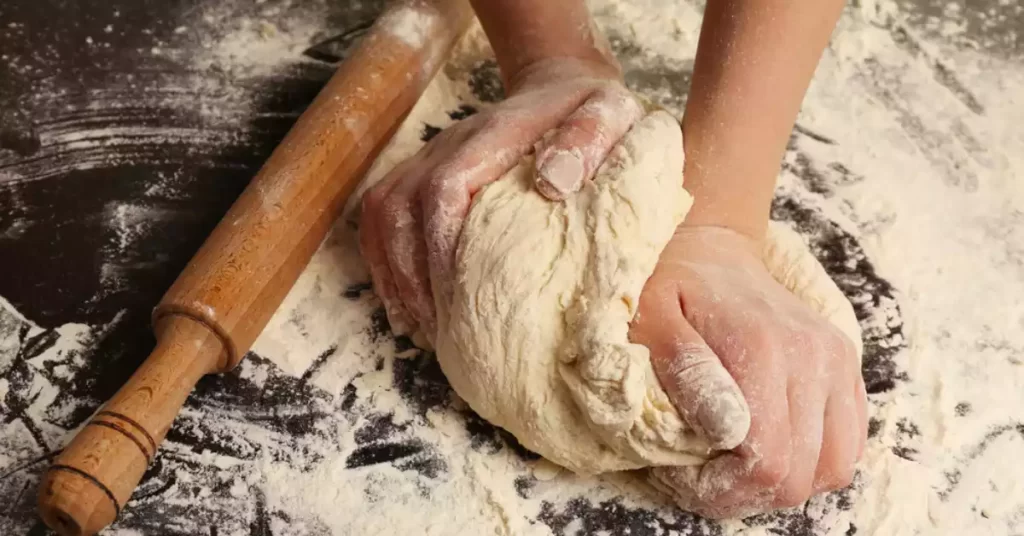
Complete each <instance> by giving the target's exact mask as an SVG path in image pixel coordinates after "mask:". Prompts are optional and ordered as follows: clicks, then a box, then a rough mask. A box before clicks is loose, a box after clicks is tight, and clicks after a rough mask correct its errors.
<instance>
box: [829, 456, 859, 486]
mask: <svg viewBox="0 0 1024 536" xmlns="http://www.w3.org/2000/svg"><path fill="white" fill-rule="evenodd" d="M856 474H857V469H856V466H855V464H854V463H853V462H849V463H846V464H844V465H842V466H841V467H839V468H838V469H837V470H836V471H835V472H834V473H833V475H834V476H833V478H834V485H833V487H832V488H831V489H842V488H845V487H849V486H850V485H851V484H853V479H854V477H855V476H856Z"/></svg>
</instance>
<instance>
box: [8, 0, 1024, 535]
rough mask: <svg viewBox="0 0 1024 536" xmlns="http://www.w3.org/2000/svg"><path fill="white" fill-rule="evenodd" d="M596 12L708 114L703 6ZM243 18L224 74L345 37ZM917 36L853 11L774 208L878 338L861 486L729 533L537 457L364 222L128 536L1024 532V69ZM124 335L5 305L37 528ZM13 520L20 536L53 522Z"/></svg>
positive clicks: (212, 392)
mask: <svg viewBox="0 0 1024 536" xmlns="http://www.w3.org/2000/svg"><path fill="white" fill-rule="evenodd" d="M257 4H259V2H257ZM284 4H287V5H290V4H288V3H284ZM284 4H281V3H278V5H284ZM591 6H592V10H593V12H594V13H595V16H596V17H597V20H598V22H599V24H600V25H601V26H602V27H603V28H604V29H605V31H606V32H607V33H608V34H609V36H610V37H611V41H612V43H613V46H614V47H615V48H616V50H617V52H618V53H619V55H620V57H621V58H622V61H623V65H624V68H625V72H626V77H627V82H628V83H629V84H630V85H631V86H632V87H633V88H634V89H635V90H637V91H639V92H641V93H644V94H647V95H648V96H650V97H651V98H652V99H654V100H656V101H658V102H659V103H661V104H663V105H664V106H666V107H667V108H668V109H669V110H671V111H673V112H677V113H681V111H682V106H683V105H684V104H685V97H684V93H683V91H685V86H686V84H685V82H686V81H687V80H688V78H689V72H690V70H691V69H692V60H693V52H694V50H695V47H696V42H697V36H698V31H699V25H700V12H701V7H700V5H699V4H698V3H696V2H694V3H689V2H661V1H658V0H628V1H627V0H594V1H592V2H591ZM296 9H297V8H296ZM311 9H312V8H311ZM313 12H315V9H312V11H310V13H313ZM200 16H201V15H200ZM296 17H297V18H296V19H295V20H306V19H305V18H303V17H305V15H302V16H299V15H296ZM243 26H244V27H243ZM243 26H240V27H239V28H242V29H241V30H238V28H234V27H233V28H229V31H228V34H227V37H224V38H223V39H224V40H223V41H219V42H215V43H212V44H211V46H210V48H209V49H210V50H211V53H210V55H208V56H202V57H199V58H200V60H201V61H203V62H209V63H203V65H212V64H215V63H216V64H221V65H227V67H224V68H225V69H226V70H227V71H229V72H239V73H246V72H248V73H249V74H242V75H239V76H243V77H244V76H250V75H251V76H254V77H259V76H263V75H265V74H266V73H272V72H275V71H274V70H275V69H277V68H281V67H288V68H291V67H292V66H293V65H295V64H301V63H304V62H305V61H306V60H303V59H301V58H298V57H297V55H298V54H300V53H301V49H302V48H303V47H302V45H303V44H313V43H312V42H315V41H316V40H317V39H319V38H320V36H319V35H317V34H316V32H315V31H308V29H301V28H300V27H298V26H297V27H296V28H299V29H294V28H291V27H289V26H288V25H287V24H284V23H281V22H277V23H274V28H273V29H272V30H271V29H267V28H265V27H263V26H261V25H260V24H259V23H258V22H252V23H248V26H245V25H243ZM918 28H920V26H916V25H914V20H913V19H912V18H910V17H909V15H907V14H905V13H904V12H902V11H901V10H900V9H899V8H898V7H897V5H896V4H895V3H892V2H889V1H888V0H884V1H872V2H861V3H860V4H859V6H858V7H851V8H850V9H849V10H848V12H847V13H846V14H845V16H844V17H843V19H842V20H841V22H840V24H839V27H838V29H837V30H836V33H835V35H834V38H833V40H832V43H831V45H830V46H829V48H828V49H827V50H826V52H825V54H824V57H823V59H822V62H821V64H820V66H819V68H818V70H817V73H816V77H815V80H814V82H813V84H812V86H811V89H810V91H809V93H808V96H807V99H806V101H805V104H804V107H803V111H802V112H801V115H800V117H799V119H798V127H797V129H796V131H795V132H794V136H793V138H792V141H791V144H790V148H789V151H788V152H787V155H786V160H785V162H784V166H783V172H782V174H781V176H780V180H779V186H778V191H777V194H778V197H777V200H776V203H775V206H774V207H773V216H774V217H776V218H779V219H784V220H786V221H788V222H789V223H791V224H792V225H793V226H794V227H795V228H797V229H798V230H799V231H800V232H801V233H802V234H803V235H804V236H805V237H806V238H807V239H808V241H809V242H810V244H811V247H812V250H813V251H815V253H816V254H817V255H818V257H819V258H820V259H822V261H823V264H825V266H826V268H828V269H829V271H830V273H831V274H832V275H833V277H834V278H836V279H837V283H838V284H839V286H840V288H842V289H843V290H844V292H846V293H847V296H848V297H850V298H851V301H852V302H853V303H854V306H855V308H856V310H857V313H858V319H859V320H860V322H861V328H862V329H863V331H864V333H865V343H866V344H865V376H866V378H867V379H868V387H869V401H870V402H871V404H870V411H871V423H872V424H871V430H870V432H871V439H870V441H869V443H868V448H867V454H866V458H865V460H864V462H863V463H862V464H861V471H860V473H859V475H858V477H857V479H856V482H855V484H854V487H853V489H852V490H847V491H844V492H839V493H835V494H831V495H828V496H824V497H818V498H815V499H814V500H812V501H811V503H809V504H808V505H807V506H806V507H805V508H802V509H796V510H794V511H790V512H782V513H779V514H773V515H769V516H761V517H758V518H754V519H750V520H745V521H738V520H734V521H728V522H724V523H721V524H717V523H709V522H706V521H702V520H697V519H695V518H693V517H692V516H689V515H687V514H685V513H682V512H679V511H677V510H675V509H674V508H673V507H672V506H671V505H669V504H666V503H665V502H663V500H662V499H660V498H659V497H658V496H657V494H654V493H652V492H651V490H650V489H648V488H647V487H646V486H645V485H644V484H643V483H641V482H639V481H638V480H637V479H635V478H633V477H631V476H630V475H628V474H617V475H607V476H602V477H595V478H583V477H578V476H574V475H572V474H571V473H568V472H565V471H561V470H559V469H558V468H556V467H554V466H553V465H552V464H550V463H548V462H545V461H543V460H540V459H537V458H536V457H535V456H532V455H530V454H529V453H527V452H524V451H523V450H522V449H521V447H519V446H518V445H517V444H516V443H515V442H514V440H512V439H510V438H509V437H508V436H507V435H506V434H504V433H502V432H501V431H498V430H496V429H494V428H493V427H490V426H489V425H487V424H486V423H485V422H483V421H481V420H480V419H479V418H478V417H476V416H475V415H473V414H472V413H471V412H469V411H468V410H467V408H465V406H464V405H463V404H462V403H461V402H460V401H459V400H458V399H457V398H456V397H454V395H453V394H452V392H451V390H450V389H449V388H448V386H447V384H446V383H445V381H444V378H443V377H442V376H441V375H440V373H439V370H438V369H437V366H436V362H434V361H433V359H432V357H431V356H429V355H427V354H423V353H421V352H419V351H417V350H415V349H413V348H411V347H410V346H409V345H408V344H407V343H406V342H405V341H402V340H400V339H399V340H396V339H394V338H392V337H390V336H389V335H388V334H387V330H386V326H385V325H384V322H383V320H382V315H381V312H380V309H379V303H378V302H377V300H376V299H375V298H374V297H373V296H372V293H371V292H369V291H368V289H367V286H366V282H367V281H368V280H369V277H368V275H367V273H366V271H365V267H364V266H363V264H362V261H361V260H360V258H359V256H358V251H357V248H356V242H355V238H354V230H353V227H352V224H351V222H353V221H355V215H354V214H353V213H351V211H350V213H349V214H348V215H347V216H346V218H343V219H342V220H341V221H339V223H338V225H337V226H336V228H335V230H334V232H333V234H332V235H331V236H330V237H329V238H328V239H327V241H326V243H325V245H324V247H323V248H322V249H321V250H320V251H319V252H318V253H317V255H316V256H315V257H314V259H313V261H312V262H311V264H310V266H309V268H308V269H307V270H306V272H305V273H304V274H303V275H302V277H301V278H300V279H299V281H298V283H297V284H296V287H295V288H294V289H293V291H292V292H291V293H290V294H289V296H288V298H287V299H286V301H285V303H284V304H282V306H281V308H280V310H279V311H278V313H277V314H276V315H275V317H274V318H273V319H272V320H271V323H270V325H269V326H268V327H267V330H266V331H265V332H264V334H263V336H261V338H260V339H259V341H258V342H257V344H256V346H255V347H254V349H253V354H252V355H250V356H249V357H248V358H247V359H246V360H245V361H243V363H242V364H241V365H240V367H239V369H237V371H235V372H233V373H232V374H229V375H226V376H224V377H221V378H214V379H210V380H209V381H207V382H205V383H204V384H203V385H201V386H200V388H199V389H198V390H197V392H196V393H195V395H194V396H193V398H192V399H191V401H190V403H189V404H188V405H187V407H186V408H185V410H184V411H183V413H182V414H181V416H180V417H179V419H178V420H177V421H176V424H175V428H174V430H172V432H171V433H170V434H169V436H168V440H167V441H166V442H165V444H164V445H163V447H162V450H161V454H160V456H158V458H157V460H156V462H155V463H154V467H153V469H152V471H151V476H150V478H148V479H147V480H146V481H145V482H144V483H143V485H142V486H141V487H140V489H139V490H138V491H137V493H136V494H135V496H134V498H133V500H132V502H131V503H130V504H129V505H128V507H127V508H126V510H125V514H124V516H123V517H122V518H121V520H120V521H119V522H118V523H117V524H116V525H115V526H114V527H113V528H112V529H110V530H109V531H108V533H109V534H121V535H129V534H138V533H147V531H154V530H156V529H157V528H159V530H162V531H164V532H170V533H181V534H198V533H207V532H209V530H210V527H211V526H216V527H217V529H216V530H217V534H221V535H224V534H251V533H258V534H275V535H289V534H295V535H298V534H343V533H351V534H374V533H385V532H386V533H391V534H404V533H413V532H416V533H434V534H481V533H494V534H515V535H521V534H585V533H586V534H589V533H595V532H598V531H601V530H604V531H607V532H608V533H624V532H626V531H627V530H628V531H629V533H630V534H666V533H672V531H675V533H680V534H698V535H700V534H720V533H725V534H751V535H752V534H772V533H779V532H780V531H781V532H783V533H787V534H852V533H854V532H856V533H858V534H914V533H927V534H947V533H948V534H958V533H978V534H1015V533H1021V532H1024V488H1022V487H1021V486H1022V485H1021V482H1024V466H1022V465H1021V464H1019V463H1018V460H1020V459H1021V458H1022V457H1024V422H1022V420H1021V417H1020V414H1019V408H1020V407H1022V406H1024V394H1022V393H1024V335H1022V333H1024V329H1022V328H1024V304H1022V303H1021V301H1020V299H1019V297H1020V296H1022V295H1024V212H1022V211H1021V209H1020V208H1019V207H1021V206H1024V184H1022V183H1021V182H1020V181H1019V180H1016V179H1015V178H1016V177H1021V176H1024V130H1021V129H1020V128H1019V125H1021V124H1024V102H1021V99H1024V95H1021V94H1020V92H1019V91H1015V88H1020V87H1024V62H1022V60H1021V58H1020V57H1013V56H1012V55H1010V56H1009V57H1006V56H1005V55H999V54H994V53H990V52H983V51H979V50H974V49H972V48H971V47H966V46H963V42H964V41H966V40H969V38H968V37H965V36H961V35H960V34H957V33H956V29H955V28H954V29H953V30H950V29H948V28H947V29H945V30H943V31H944V32H945V33H947V34H950V33H952V34H955V35H957V36H958V38H956V39H946V38H945V37H943V35H941V34H942V32H938V33H936V32H935V31H934V30H933V29H928V28H925V29H924V30H919V29H918ZM232 32H242V33H232ZM261 32H262V33H261ZM919 32H920V33H919ZM264 34H266V35H270V37H269V38H267V37H264ZM182 35H186V36H187V35H189V34H188V33H187V31H183V32H182ZM231 35H240V36H242V37H244V38H245V39H264V40H265V41H266V42H267V43H269V44H268V45H267V49H266V50H264V49H263V48H251V47H247V46H242V45H239V44H237V43H234V44H233V43H232V42H231V41H230V39H231V38H232V37H230V36H231ZM311 41H312V42H311ZM261 42H262V41H261ZM261 46H262V45H261ZM980 48H981V49H983V50H984V49H985V47H980ZM485 52H486V47H484V46H482V45H481V42H480V38H479V34H477V35H476V37H475V38H471V39H470V40H469V41H467V42H466V43H464V44H463V46H462V47H461V52H460V55H459V56H457V57H456V58H454V59H453V61H452V62H451V65H450V66H449V67H448V68H447V69H445V71H444V74H443V75H442V76H439V77H438V78H437V79H436V80H435V81H434V83H433V84H432V85H431V87H430V88H429V89H428V91H427V93H426V95H424V98H423V99H422V100H421V102H420V103H419V104H418V105H417V107H416V109H415V110H414V112H413V113H412V114H411V115H410V117H409V119H408V120H407V122H406V125H405V126H404V127H403V129H402V130H401V131H399V133H398V134H397V135H396V138H395V139H394V140H393V142H392V148H397V150H393V151H391V152H389V154H388V156H387V157H386V158H385V159H384V160H382V161H379V162H378V163H377V164H376V166H375V167H374V169H373V170H372V171H371V175H374V174H376V175H379V174H380V173H383V172H384V171H386V170H387V169H389V168H390V166H391V165H393V164H394V163H395V162H396V161H397V160H398V159H400V158H401V156H402V155H403V154H408V152H410V151H412V150H415V148H416V147H418V146H419V145H420V144H421V143H422V139H423V138H424V137H426V136H427V135H429V134H430V132H432V131H436V129H437V128H442V127H444V126H445V125H447V124H450V123H451V122H452V121H454V120H456V119H458V118H460V117H463V116H464V115H465V114H466V113H470V112H471V109H470V108H467V106H471V107H478V106H481V103H480V102H478V98H477V97H479V96H480V95H479V94H477V95H474V91H473V89H474V88H475V87H477V86H479V85H481V81H482V80H483V81H486V80H487V77H488V76H491V75H493V73H492V72H491V71H493V66H492V65H490V64H489V63H488V62H487V60H486V58H485ZM257 56H259V57H258V58H257ZM197 57H198V56H197ZM267 58H270V59H273V58H278V60H279V62H277V61H269V60H267V61H264V59H267ZM281 58H284V59H281ZM232 64H234V65H235V66H234V67H231V65H232ZM488 73H490V75H489V74H488ZM484 85H486V84H484ZM477 93H479V92H477ZM226 98H227V100H229V101H230V100H231V99H230V96H228V97H226ZM243 100H244V99H243ZM242 109H243V110H244V108H242ZM112 214H113V217H114V219H113V220H112V221H114V222H121V223H117V225H118V226H119V228H123V229H124V232H123V233H120V234H118V237H119V240H123V241H125V242H126V243H125V244H124V246H129V245H130V242H132V241H133V240H139V239H140V236H143V235H145V230H146V229H145V228H143V227H139V225H140V224H138V223H133V222H134V221H135V220H134V219H133V214H134V213H133V211H132V209H131V208H130V207H128V208H124V209H122V208H118V207H112ZM119 247H120V244H119ZM116 322H118V318H112V319H110V321H109V322H108V323H105V324H104V325H91V326H90V325H82V324H68V325H65V326H61V327H59V328H56V329H53V330H47V329H44V328H41V327H39V326H37V325H35V324H34V323H33V322H32V319H28V318H24V317H23V316H22V315H21V314H19V313H18V312H17V311H16V310H14V308H13V307H11V306H10V305H9V304H8V303H7V302H6V301H3V300H0V415H15V414H17V415H18V417H17V418H14V419H0V456H3V458H0V497H2V498H4V499H6V500H7V501H8V503H9V504H13V505H15V507H14V510H13V511H15V512H19V515H22V514H20V513H21V512H29V511H30V509H31V502H32V501H31V496H32V495H33V493H34V491H33V489H34V488H33V486H34V485H35V482H36V481H37V478H38V471H39V469H40V467H41V465H40V463H38V461H39V460H40V459H41V458H45V456H46V455H47V453H48V452H51V451H52V450H53V449H55V448H57V446H58V445H60V444H61V442H62V441H63V440H64V439H65V438H67V437H68V435H69V434H70V433H71V432H72V431H73V430H72V428H73V426H71V425H68V423H67V422H66V419H65V417H66V416H67V415H70V414H71V413H72V412H73V411H74V410H75V409H76V408H78V407H80V406H89V405H92V406H94V405H95V404H96V403H97V401H95V400H89V399H88V398H75V397H69V396H61V392H62V389H63V388H64V387H63V386H64V385H67V382H68V381H69V379H70V378H74V376H75V374H77V373H78V371H79V370H81V368H82V367H83V366H84V365H83V363H85V362H87V361H89V360H94V359H103V356H102V355H99V354H98V353H96V352H95V348H96V346H97V344H98V341H100V340H102V338H103V336H104V334H105V333H106V332H107V331H108V330H109V329H110V326H111V325H114V324H115V323H116ZM12 386H13V387H12ZM26 515H27V514H26ZM11 519H12V521H3V520H0V528H4V529H5V530H4V532H5V533H7V532H9V533H23V532H24V531H26V530H28V528H29V527H30V526H31V519H30V517H25V515H22V517H12V518H11ZM26 519H27V521H26ZM5 523H7V524H5Z"/></svg>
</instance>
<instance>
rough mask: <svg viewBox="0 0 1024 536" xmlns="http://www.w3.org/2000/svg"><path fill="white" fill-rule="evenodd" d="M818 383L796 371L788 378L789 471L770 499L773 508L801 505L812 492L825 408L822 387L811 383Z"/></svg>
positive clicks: (815, 378)
mask: <svg viewBox="0 0 1024 536" xmlns="http://www.w3.org/2000/svg"><path fill="white" fill-rule="evenodd" d="M819 382H820V380H819V378H818V377H817V376H813V375H812V376H801V375H800V374H799V373H798V374H797V375H796V376H793V377H791V379H790V385H789V388H788V390H787V398H788V399H789V429H790V441H791V445H792V449H791V453H790V462H789V474H788V475H787V476H786V479H785V480H784V481H783V482H782V484H781V485H780V486H778V488H777V489H776V492H775V497H774V500H773V502H772V506H773V507H775V508H792V507H795V506H798V505H800V504H803V503H804V501H806V500H807V499H808V498H810V496H811V494H812V493H813V492H814V477H815V472H816V470H817V468H818V459H819V457H820V455H821V448H822V447H821V443H822V434H823V433H824V420H825V407H826V406H825V400H826V396H825V394H824V389H825V388H823V387H820V386H818V385H815V384H816V383H819ZM830 439H831V438H830Z"/></svg>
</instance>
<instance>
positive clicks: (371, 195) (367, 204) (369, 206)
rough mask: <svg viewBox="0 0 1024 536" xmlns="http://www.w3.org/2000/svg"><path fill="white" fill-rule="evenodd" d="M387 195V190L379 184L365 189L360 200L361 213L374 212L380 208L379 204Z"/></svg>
mask: <svg viewBox="0 0 1024 536" xmlns="http://www.w3.org/2000/svg"><path fill="white" fill-rule="evenodd" d="M386 197H387V190H386V189H384V188H383V187H381V185H377V186H374V187H372V188H370V189H369V190H367V191H366V192H365V193H364V194H363V200H362V211H363V214H370V215H373V214H376V213H377V212H379V210H380V206H381V204H382V203H383V202H384V199H385V198H386Z"/></svg>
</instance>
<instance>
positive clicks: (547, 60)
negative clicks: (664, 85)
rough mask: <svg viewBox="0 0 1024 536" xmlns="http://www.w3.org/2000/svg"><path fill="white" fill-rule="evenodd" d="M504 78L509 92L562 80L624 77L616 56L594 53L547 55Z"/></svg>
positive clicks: (617, 78) (510, 72)
mask: <svg viewBox="0 0 1024 536" xmlns="http://www.w3.org/2000/svg"><path fill="white" fill-rule="evenodd" d="M503 72H504V71H503ZM503 77H504V78H505V90H506V93H507V94H508V95H514V94H516V93H517V92H519V91H522V90H523V89H524V88H527V87H532V86H537V85H540V84H550V83H551V82H554V81H560V80H617V81H621V80H622V74H621V70H620V68H619V64H618V62H617V61H615V59H614V58H610V59H609V58H605V57H603V56H592V55H583V56H545V57H542V58H538V59H537V60H535V61H533V62H531V63H528V64H523V65H521V66H519V67H518V68H517V70H515V71H509V74H508V75H505V76H503Z"/></svg>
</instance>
